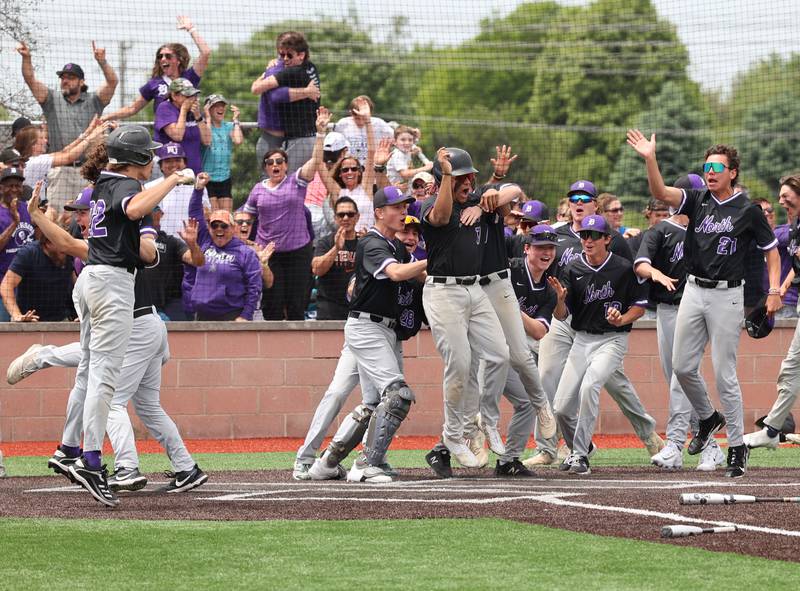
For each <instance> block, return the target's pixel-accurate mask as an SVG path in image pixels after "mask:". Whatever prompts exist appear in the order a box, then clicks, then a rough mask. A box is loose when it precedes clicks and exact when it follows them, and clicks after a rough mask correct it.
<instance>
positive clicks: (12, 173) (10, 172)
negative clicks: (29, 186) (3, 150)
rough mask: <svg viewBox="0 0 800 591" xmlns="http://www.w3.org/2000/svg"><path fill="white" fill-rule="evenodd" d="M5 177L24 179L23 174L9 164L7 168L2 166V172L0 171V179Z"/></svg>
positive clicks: (2, 179)
mask: <svg viewBox="0 0 800 591" xmlns="http://www.w3.org/2000/svg"><path fill="white" fill-rule="evenodd" d="M6 179H19V180H21V181H24V180H25V174H24V173H23V172H22V171H21V170H20V169H19V168H17V167H16V166H9V167H8V168H4V169H3V172H2V173H0V181H4V180H6Z"/></svg>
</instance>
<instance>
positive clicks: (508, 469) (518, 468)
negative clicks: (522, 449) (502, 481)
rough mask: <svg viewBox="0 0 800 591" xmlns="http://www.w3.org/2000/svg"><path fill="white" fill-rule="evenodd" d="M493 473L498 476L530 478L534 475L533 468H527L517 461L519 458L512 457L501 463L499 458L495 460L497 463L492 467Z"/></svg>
mask: <svg viewBox="0 0 800 591" xmlns="http://www.w3.org/2000/svg"><path fill="white" fill-rule="evenodd" d="M494 475H495V476H497V477H498V478H531V477H533V476H536V474H534V473H533V470H528V469H527V468H526V467H525V466H524V465H523V464H522V462H520V461H519V458H514V459H513V460H511V461H510V462H506V463H505V464H501V463H500V460H497V465H496V466H495V467H494Z"/></svg>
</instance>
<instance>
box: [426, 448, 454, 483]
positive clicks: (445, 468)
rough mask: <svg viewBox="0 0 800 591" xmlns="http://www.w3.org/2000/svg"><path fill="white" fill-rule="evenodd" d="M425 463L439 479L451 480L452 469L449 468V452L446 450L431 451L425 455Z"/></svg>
mask: <svg viewBox="0 0 800 591" xmlns="http://www.w3.org/2000/svg"><path fill="white" fill-rule="evenodd" d="M425 461H426V462H428V465H429V466H430V467H431V468H432V469H433V471H434V472H435V473H436V476H438V477H439V478H452V477H453V469H452V468H451V467H450V451H449V450H448V449H442V450H438V449H432V450H431V451H429V452H428V453H427V454H425Z"/></svg>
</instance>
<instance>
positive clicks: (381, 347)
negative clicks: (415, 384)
mask: <svg viewBox="0 0 800 591" xmlns="http://www.w3.org/2000/svg"><path fill="white" fill-rule="evenodd" d="M344 342H345V347H346V348H348V349H349V350H350V352H351V353H352V355H353V357H354V359H355V363H356V366H357V367H358V373H359V377H360V380H361V383H365V382H370V383H372V384H374V387H373V388H366V389H365V391H362V393H361V397H362V400H363V402H364V404H365V405H366V406H369V407H370V408H373V409H374V408H375V407H376V406H378V404H380V401H381V397H382V396H383V392H384V390H386V387H387V386H389V385H391V384H393V383H395V382H405V377H404V376H403V342H402V341H399V340H398V339H397V335H396V334H395V332H394V329H391V328H389V327H388V326H386V325H385V324H382V323H380V322H373V321H372V320H369V319H367V318H348V319H347V322H345V325H344Z"/></svg>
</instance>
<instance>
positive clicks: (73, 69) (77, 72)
mask: <svg viewBox="0 0 800 591" xmlns="http://www.w3.org/2000/svg"><path fill="white" fill-rule="evenodd" d="M64 74H73V75H74V76H77V77H78V78H79V79H80V80H83V79H84V78H85V76H84V75H83V68H81V67H80V66H79V65H78V64H64V67H63V68H61V69H60V70H59V71H58V72H56V75H57V76H58V77H59V78H61V76H63V75H64Z"/></svg>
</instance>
